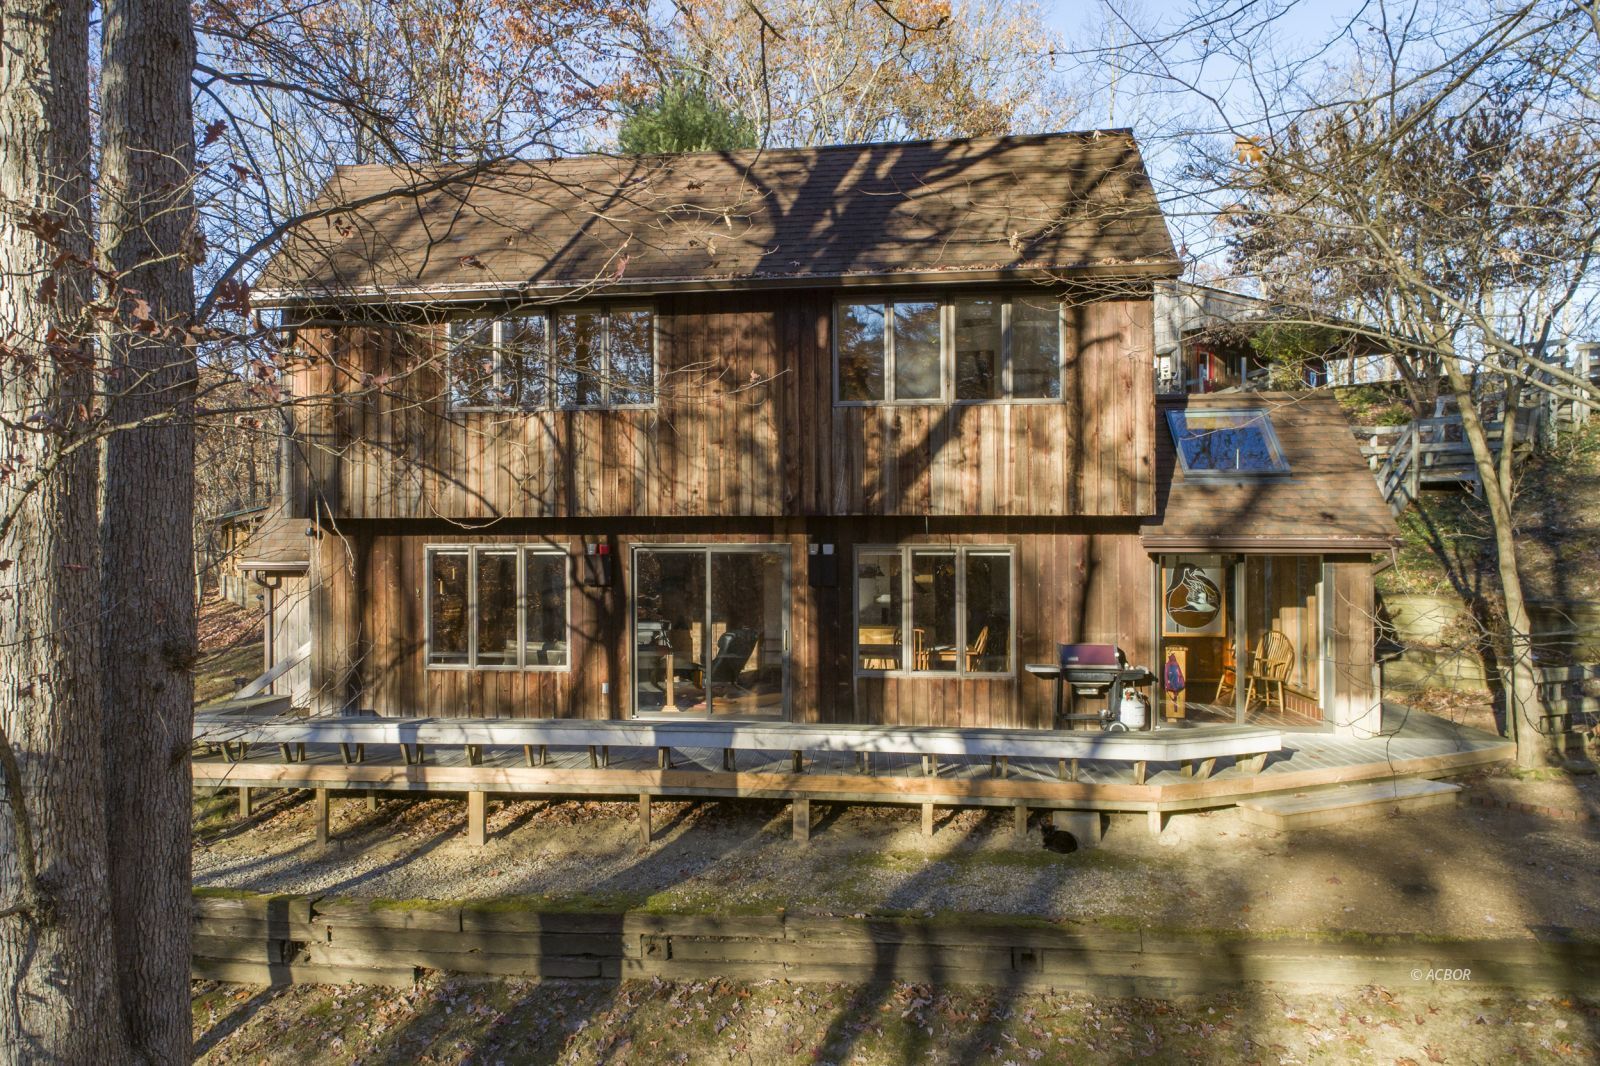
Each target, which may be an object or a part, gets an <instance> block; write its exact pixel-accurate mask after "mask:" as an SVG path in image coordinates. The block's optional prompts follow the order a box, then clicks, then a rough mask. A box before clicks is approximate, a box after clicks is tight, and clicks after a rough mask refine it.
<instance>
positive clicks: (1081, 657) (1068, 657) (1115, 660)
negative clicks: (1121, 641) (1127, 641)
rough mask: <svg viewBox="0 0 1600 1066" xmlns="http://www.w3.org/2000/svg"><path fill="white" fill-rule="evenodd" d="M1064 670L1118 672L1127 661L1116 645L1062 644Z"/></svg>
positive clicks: (1060, 646) (1059, 647)
mask: <svg viewBox="0 0 1600 1066" xmlns="http://www.w3.org/2000/svg"><path fill="white" fill-rule="evenodd" d="M1057 648H1058V649H1059V650H1060V653H1061V667H1062V669H1064V670H1065V669H1072V668H1077V669H1080V670H1085V669H1087V670H1116V669H1120V668H1121V667H1122V665H1123V664H1124V662H1125V660H1124V659H1123V657H1122V650H1121V649H1120V648H1118V647H1117V646H1116V645H1115V644H1060V645H1057Z"/></svg>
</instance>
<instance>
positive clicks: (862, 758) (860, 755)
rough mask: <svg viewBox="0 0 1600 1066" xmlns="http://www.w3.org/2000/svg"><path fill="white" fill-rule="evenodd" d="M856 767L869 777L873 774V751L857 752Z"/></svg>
mask: <svg viewBox="0 0 1600 1066" xmlns="http://www.w3.org/2000/svg"><path fill="white" fill-rule="evenodd" d="M856 769H857V770H860V771H861V772H862V773H864V774H866V775H867V776H868V777H871V776H872V752H870V751H861V752H857V753H856Z"/></svg>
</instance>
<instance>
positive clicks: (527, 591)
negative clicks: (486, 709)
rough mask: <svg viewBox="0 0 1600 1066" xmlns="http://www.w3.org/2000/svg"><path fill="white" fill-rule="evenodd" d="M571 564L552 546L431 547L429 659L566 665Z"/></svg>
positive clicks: (481, 664)
mask: <svg viewBox="0 0 1600 1066" xmlns="http://www.w3.org/2000/svg"><path fill="white" fill-rule="evenodd" d="M567 565H568V563H567V554H566V553H565V552H563V551H557V550H551V549H548V548H525V547H518V546H514V545H499V544H494V545H477V546H470V547H469V546H462V547H440V548H429V549H428V566H427V588H428V593H427V605H426V606H427V612H428V624H427V634H428V639H427V645H428V647H427V657H428V665H429V666H459V667H466V668H478V669H495V668H499V669H526V670H537V669H541V668H560V667H565V666H567V665H568V655H569V651H568V642H567Z"/></svg>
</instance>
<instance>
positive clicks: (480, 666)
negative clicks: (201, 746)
mask: <svg viewBox="0 0 1600 1066" xmlns="http://www.w3.org/2000/svg"><path fill="white" fill-rule="evenodd" d="M441 552H449V553H454V554H460V553H463V552H464V553H466V555H467V619H466V624H467V661H466V662H464V663H439V662H434V661H433V560H434V557H435V556H436V555H438V554H439V553H441ZM507 552H515V553H516V556H517V661H516V662H514V663H480V662H478V557H479V556H480V555H504V554H506V553H507ZM530 556H546V557H557V558H560V559H561V560H562V562H563V566H562V574H563V578H564V584H563V586H562V596H561V624H562V628H563V631H564V632H565V633H566V637H567V655H566V659H567V661H566V662H565V663H562V664H560V665H552V664H549V663H530V662H528V661H527V659H528V558H529V557H530ZM572 588H573V581H572V555H571V553H570V552H567V551H565V550H563V549H561V548H557V547H552V546H550V545H548V544H427V545H424V546H423V567H422V633H423V637H422V659H423V663H424V664H425V665H426V668H427V669H429V670H501V671H506V670H515V671H529V670H536V671H544V672H549V673H564V672H566V671H569V670H571V669H572V658H573V651H574V647H573V641H572Z"/></svg>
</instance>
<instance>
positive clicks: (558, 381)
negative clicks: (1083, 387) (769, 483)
mask: <svg viewBox="0 0 1600 1066" xmlns="http://www.w3.org/2000/svg"><path fill="white" fill-rule="evenodd" d="M835 325H836V330H835V334H834V335H835V337H836V338H837V340H836V344H835V348H834V371H835V373H834V378H835V382H836V388H835V396H834V399H835V401H836V402H838V403H844V404H855V403H948V402H950V401H952V400H954V401H982V400H1059V399H1060V398H1061V393H1062V389H1061V382H1062V372H1063V365H1064V364H1063V352H1064V349H1065V346H1064V345H1063V343H1062V337H1063V333H1064V329H1063V323H1062V311H1061V304H1060V303H1059V302H1058V301H1057V300H1056V299H1055V298H1054V297H1052V296H1049V295H1047V294H1038V295H1033V294H1027V295H1012V296H1003V295H989V296H958V297H954V298H948V299H940V298H936V297H932V296H919V297H915V298H904V299H890V300H883V299H876V300H872V299H861V300H842V301H840V302H839V304H838V305H837V315H836V323H835ZM655 334H656V329H655V314H654V311H653V310H652V309H651V308H649V307H647V306H625V305H598V306H588V305H585V306H580V307H577V308H571V309H557V310H554V311H525V312H517V313H514V314H510V315H506V316H504V317H499V318H490V317H480V318H458V319H454V320H452V321H451V322H450V324H449V343H448V353H449V354H448V380H449V393H448V395H449V403H450V406H451V407H452V408H453V409H456V410H474V409H494V410H504V409H520V410H542V409H546V408H550V407H642V406H649V405H650V404H652V403H654V402H655V393H656V337H655Z"/></svg>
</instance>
